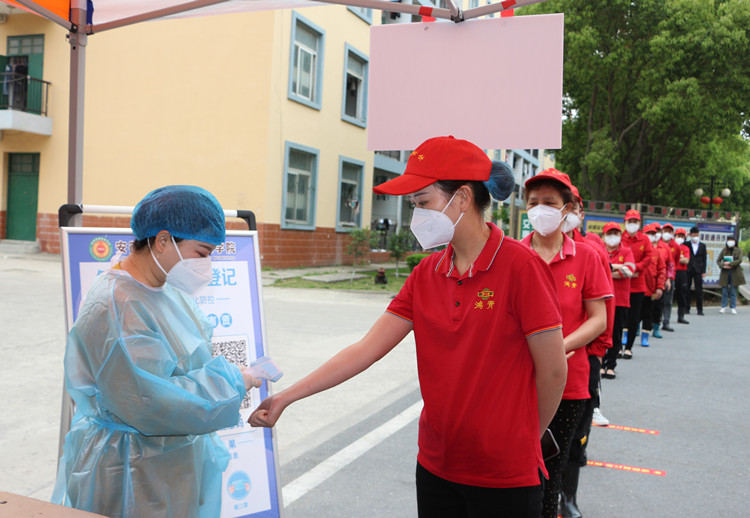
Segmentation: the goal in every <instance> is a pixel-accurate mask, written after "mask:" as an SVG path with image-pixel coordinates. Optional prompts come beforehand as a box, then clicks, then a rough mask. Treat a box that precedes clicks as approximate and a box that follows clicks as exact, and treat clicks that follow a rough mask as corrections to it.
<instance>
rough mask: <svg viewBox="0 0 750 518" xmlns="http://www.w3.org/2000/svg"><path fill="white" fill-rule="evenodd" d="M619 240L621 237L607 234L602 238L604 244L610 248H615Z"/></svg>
mask: <svg viewBox="0 0 750 518" xmlns="http://www.w3.org/2000/svg"><path fill="white" fill-rule="evenodd" d="M621 239H622V238H621V236H619V235H618V234H607V235H605V236H604V244H605V245H607V246H608V247H610V248H617V245H619V244H620V240H621Z"/></svg>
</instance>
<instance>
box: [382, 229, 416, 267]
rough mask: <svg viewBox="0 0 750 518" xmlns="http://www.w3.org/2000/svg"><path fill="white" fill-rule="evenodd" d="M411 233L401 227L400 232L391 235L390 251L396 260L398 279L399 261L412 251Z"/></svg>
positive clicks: (389, 241)
mask: <svg viewBox="0 0 750 518" xmlns="http://www.w3.org/2000/svg"><path fill="white" fill-rule="evenodd" d="M410 245H411V232H410V231H409V230H407V229H405V228H403V227H401V228H400V229H399V230H398V232H396V233H395V234H393V235H391V237H390V239H389V240H388V251H389V252H390V253H391V257H393V258H394V259H395V260H396V277H398V276H399V275H398V261H399V259H401V258H402V257H404V256H405V255H406V252H408V251H409V250H411V246H410Z"/></svg>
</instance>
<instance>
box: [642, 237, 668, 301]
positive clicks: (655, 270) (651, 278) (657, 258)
mask: <svg viewBox="0 0 750 518" xmlns="http://www.w3.org/2000/svg"><path fill="white" fill-rule="evenodd" d="M655 252H657V253H655V254H654V255H652V256H651V265H650V266H649V267H648V268H646V271H645V272H643V280H644V281H645V282H644V284H645V286H646V291H645V292H644V293H645V295H646V296H647V297H650V296H651V295H653V294H654V293H655V292H656V290H663V289H664V283H665V282H666V280H667V265H666V263H665V262H664V257H662V255H661V251H660V250H659V249H658V248H657V249H655Z"/></svg>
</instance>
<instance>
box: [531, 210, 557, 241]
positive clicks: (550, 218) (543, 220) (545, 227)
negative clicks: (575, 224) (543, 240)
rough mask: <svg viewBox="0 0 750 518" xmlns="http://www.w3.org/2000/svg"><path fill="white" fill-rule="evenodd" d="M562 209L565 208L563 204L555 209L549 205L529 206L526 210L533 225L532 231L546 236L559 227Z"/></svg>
mask: <svg viewBox="0 0 750 518" xmlns="http://www.w3.org/2000/svg"><path fill="white" fill-rule="evenodd" d="M563 209H565V206H564V205H563V207H562V208H561V209H556V208H555V207H550V206H549V205H537V206H536V207H531V208H530V209H529V212H528V216H529V222H530V223H531V226H532V227H534V231H536V232H538V233H539V234H541V235H543V236H547V235H549V234H551V233H553V232H554V231H555V230H557V229H558V228H559V227H560V223H561V222H562V218H563V216H562V211H563Z"/></svg>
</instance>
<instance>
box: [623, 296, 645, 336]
mask: <svg viewBox="0 0 750 518" xmlns="http://www.w3.org/2000/svg"><path fill="white" fill-rule="evenodd" d="M643 298H644V294H643V292H642V291H639V292H636V293H631V294H630V309H629V310H628V319H627V323H626V325H625V327H627V328H628V342H627V343H626V344H625V349H627V350H628V351H629V350H631V349H632V348H633V343H634V342H635V332H636V330H637V329H638V323H639V322H640V321H641V306H642V305H643Z"/></svg>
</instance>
